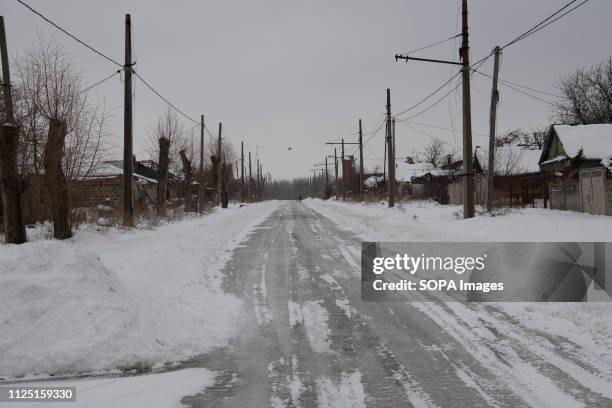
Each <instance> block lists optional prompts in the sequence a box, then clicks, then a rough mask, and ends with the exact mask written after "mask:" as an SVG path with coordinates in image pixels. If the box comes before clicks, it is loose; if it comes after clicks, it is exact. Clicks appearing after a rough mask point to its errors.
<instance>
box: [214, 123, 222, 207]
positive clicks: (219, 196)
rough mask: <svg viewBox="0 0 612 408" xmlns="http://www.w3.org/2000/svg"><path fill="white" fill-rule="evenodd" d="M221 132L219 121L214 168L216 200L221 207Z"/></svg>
mask: <svg viewBox="0 0 612 408" xmlns="http://www.w3.org/2000/svg"><path fill="white" fill-rule="evenodd" d="M222 133H223V124H222V123H221V122H219V138H218V139H217V166H216V167H217V168H216V170H217V171H216V173H217V202H218V203H219V206H220V207H223V195H222V194H221V178H222V176H221V171H222V168H221V160H222V159H221V156H222V152H221V149H222V141H221V138H222Z"/></svg>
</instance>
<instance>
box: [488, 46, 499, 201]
mask: <svg viewBox="0 0 612 408" xmlns="http://www.w3.org/2000/svg"><path fill="white" fill-rule="evenodd" d="M493 52H494V53H495V63H494V64H493V90H492V91H491V116H490V119H489V166H488V167H489V168H488V171H487V211H492V210H493V190H494V188H495V185H494V180H495V129H496V126H497V103H498V102H499V91H498V90H497V81H498V80H499V56H500V54H501V48H499V46H497V47H495V49H494V50H493Z"/></svg>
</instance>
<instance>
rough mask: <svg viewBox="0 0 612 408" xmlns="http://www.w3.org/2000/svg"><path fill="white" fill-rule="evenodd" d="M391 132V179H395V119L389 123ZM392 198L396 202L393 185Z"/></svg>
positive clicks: (395, 191)
mask: <svg viewBox="0 0 612 408" xmlns="http://www.w3.org/2000/svg"><path fill="white" fill-rule="evenodd" d="M391 130H392V132H391V140H392V142H391V144H392V145H393V178H394V179H395V168H396V164H395V160H396V157H395V155H396V154H397V151H396V150H395V118H393V120H392V121H391ZM393 196H394V199H393V201H394V202H395V200H397V188H396V186H395V184H394V187H393Z"/></svg>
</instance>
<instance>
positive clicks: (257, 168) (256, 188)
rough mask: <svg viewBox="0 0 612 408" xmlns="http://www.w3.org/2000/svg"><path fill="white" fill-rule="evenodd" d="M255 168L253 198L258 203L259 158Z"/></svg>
mask: <svg viewBox="0 0 612 408" xmlns="http://www.w3.org/2000/svg"><path fill="white" fill-rule="evenodd" d="M256 166H257V167H255V197H256V198H257V200H258V201H259V158H258V159H257V165H256Z"/></svg>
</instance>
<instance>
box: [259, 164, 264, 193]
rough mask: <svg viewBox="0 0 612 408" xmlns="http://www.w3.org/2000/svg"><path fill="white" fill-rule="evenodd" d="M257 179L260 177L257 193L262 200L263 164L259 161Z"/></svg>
mask: <svg viewBox="0 0 612 408" xmlns="http://www.w3.org/2000/svg"><path fill="white" fill-rule="evenodd" d="M259 179H260V186H259V195H260V200H261V201H263V199H264V187H263V185H264V180H263V165H262V164H261V163H259Z"/></svg>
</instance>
